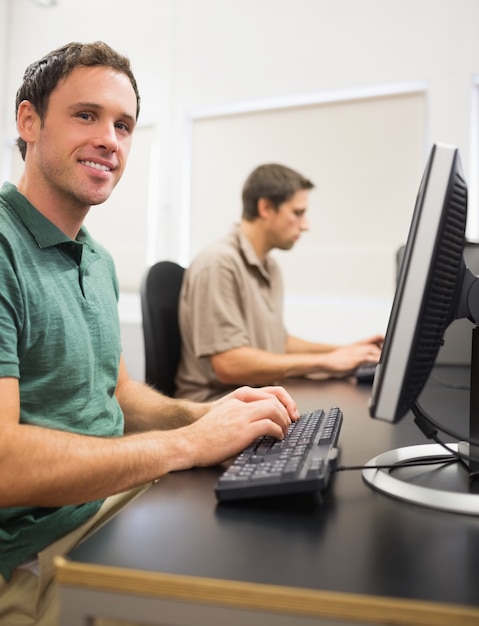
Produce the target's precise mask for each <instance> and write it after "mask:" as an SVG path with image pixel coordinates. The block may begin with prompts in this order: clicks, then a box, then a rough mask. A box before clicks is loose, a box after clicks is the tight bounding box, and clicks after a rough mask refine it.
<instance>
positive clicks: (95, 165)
mask: <svg viewBox="0 0 479 626" xmlns="http://www.w3.org/2000/svg"><path fill="white" fill-rule="evenodd" d="M81 163H83V165H88V167H93V168H95V169H96V170H102V171H103V172H109V171H110V169H111V168H109V167H108V166H106V165H101V164H100V163H94V162H93V161H81Z"/></svg>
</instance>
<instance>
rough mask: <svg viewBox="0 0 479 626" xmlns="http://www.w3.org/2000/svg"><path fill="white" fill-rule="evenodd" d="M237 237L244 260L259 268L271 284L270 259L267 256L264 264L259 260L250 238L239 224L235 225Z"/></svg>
mask: <svg viewBox="0 0 479 626" xmlns="http://www.w3.org/2000/svg"><path fill="white" fill-rule="evenodd" d="M234 232H235V234H236V237H237V238H238V245H239V248H240V250H241V252H242V254H243V255H244V258H245V260H246V262H247V263H248V264H249V265H254V266H256V267H257V268H258V270H259V272H260V273H261V275H262V276H263V278H264V279H265V280H267V281H268V283H269V282H270V275H269V271H268V257H267V256H266V258H265V260H264V263H261V261H260V260H259V258H258V255H257V254H256V252H255V250H254V248H253V246H252V244H251V241H250V240H249V239H248V237H247V236H246V235H245V234H244V233H243V231H242V230H241V228H240V225H239V224H236V225H235V230H234Z"/></svg>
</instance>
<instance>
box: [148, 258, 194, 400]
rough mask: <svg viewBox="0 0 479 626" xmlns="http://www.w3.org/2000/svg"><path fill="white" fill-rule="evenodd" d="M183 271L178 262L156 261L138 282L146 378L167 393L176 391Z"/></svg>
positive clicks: (179, 350) (169, 394) (172, 393)
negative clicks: (179, 301)
mask: <svg viewBox="0 0 479 626" xmlns="http://www.w3.org/2000/svg"><path fill="white" fill-rule="evenodd" d="M184 271H185V270H184V268H183V267H182V266H181V265H178V263H174V262H173V261H159V262H158V263H155V264H154V265H152V266H151V267H150V268H149V269H148V270H147V271H146V273H145V276H144V277H143V281H142V284H141V313H142V318H143V339H144V344H145V382H147V383H148V384H149V385H152V386H153V387H155V388H156V389H158V390H159V391H161V392H162V393H164V394H166V395H168V396H174V394H175V390H176V385H175V376H176V371H177V369H178V365H179V362H180V355H181V336H180V329H179V324H178V300H179V295H180V289H181V282H182V280H183V273H184Z"/></svg>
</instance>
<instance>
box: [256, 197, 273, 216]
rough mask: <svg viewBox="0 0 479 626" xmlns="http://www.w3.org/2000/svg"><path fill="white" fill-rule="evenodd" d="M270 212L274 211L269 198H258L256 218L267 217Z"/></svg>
mask: <svg viewBox="0 0 479 626" xmlns="http://www.w3.org/2000/svg"><path fill="white" fill-rule="evenodd" d="M271 210H274V206H273V203H272V202H271V200H269V198H259V200H258V216H259V217H263V218H264V217H267V216H268V215H269V213H270V212H271Z"/></svg>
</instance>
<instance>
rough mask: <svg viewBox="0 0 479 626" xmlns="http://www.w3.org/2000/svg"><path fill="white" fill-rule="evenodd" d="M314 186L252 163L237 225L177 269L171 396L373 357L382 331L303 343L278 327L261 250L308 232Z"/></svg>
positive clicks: (270, 269)
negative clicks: (177, 350) (177, 358)
mask: <svg viewBox="0 0 479 626" xmlns="http://www.w3.org/2000/svg"><path fill="white" fill-rule="evenodd" d="M313 186H314V185H313V183H312V182H311V181H310V180H308V179H307V178H305V177H304V176H303V175H302V174H300V173H299V172H296V171H295V170H292V169H291V168H289V167H285V166H284V165H279V164H277V163H268V164H265V165H260V166H259V167H257V168H256V169H255V170H253V172H251V174H250V175H249V177H248V178H247V180H246V182H245V184H244V187H243V213H242V219H241V223H240V224H239V225H238V226H236V227H235V228H234V230H233V231H232V232H231V233H230V234H229V235H228V236H227V237H225V238H224V239H222V240H221V241H219V242H216V243H214V244H212V245H210V246H208V247H207V248H206V249H205V250H203V251H202V252H201V253H200V254H199V255H198V257H197V258H196V259H194V260H193V262H192V263H191V265H190V267H189V268H188V269H187V270H186V272H185V278H184V281H183V286H182V291H181V295H180V314H179V320H180V329H181V335H182V358H181V362H180V366H179V370H178V375H177V379H176V384H177V396H178V397H182V398H189V399H191V400H197V401H204V400H209V399H212V398H217V397H220V396H221V395H222V394H225V393H226V392H227V391H229V390H230V389H232V388H233V387H235V386H236V385H239V384H247V385H255V386H256V385H264V384H272V383H278V382H280V381H283V380H284V379H286V378H292V377H298V376H307V375H312V376H324V377H328V376H346V375H347V374H350V373H352V372H353V370H355V369H356V368H357V367H358V365H360V364H361V363H364V362H372V363H376V362H377V361H378V360H379V355H380V346H381V344H382V339H383V337H382V335H377V336H374V337H370V338H368V339H365V340H363V341H358V342H357V343H353V344H350V345H344V346H340V345H332V344H324V343H315V342H311V341H307V340H304V339H301V338H299V337H295V336H292V335H289V334H288V332H287V330H286V328H285V325H284V321H283V315H282V310H283V285H282V278H281V274H280V270H279V266H278V264H277V263H276V261H275V259H274V258H273V257H272V256H271V255H270V254H269V253H270V252H271V250H273V249H274V248H278V249H280V250H289V249H290V248H292V247H293V246H294V244H295V243H296V242H297V241H298V239H299V238H300V236H301V234H302V233H303V232H304V231H305V230H308V220H307V208H308V201H309V192H310V190H311V189H312V188H313Z"/></svg>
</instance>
